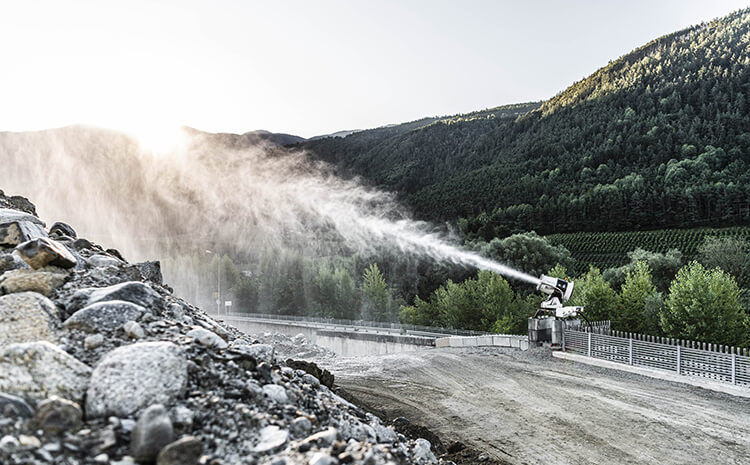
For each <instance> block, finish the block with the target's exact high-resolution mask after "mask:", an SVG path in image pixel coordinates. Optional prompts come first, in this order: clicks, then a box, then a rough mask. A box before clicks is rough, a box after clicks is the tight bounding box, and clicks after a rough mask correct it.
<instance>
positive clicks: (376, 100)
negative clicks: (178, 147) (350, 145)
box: [0, 0, 748, 137]
mask: <svg viewBox="0 0 750 465" xmlns="http://www.w3.org/2000/svg"><path fill="white" fill-rule="evenodd" d="M747 4H748V1H747V0H745V1H731V0H711V1H708V0H668V1H661V0H648V1H642V0H638V1H609V0H599V1H593V0H590V1H584V0H578V1H554V0H547V1H541V0H526V1H520V0H519V1H469V0H467V1H456V0H452V1H437V0H430V1H409V0H393V1H391V0H378V1H370V2H364V1H325V0H315V1H311V0H300V1H272V0H268V1H262V2H255V1H241V0H236V1H229V0H214V1H190V0H179V1H177V0H176V1H158V0H152V1H140V0H128V1H122V2H120V1H117V2H115V1H102V0H66V1H60V0H51V1H33V0H29V1H21V0H19V1H3V2H2V4H0V66H1V67H0V130H13V131H17V130H35V129H43V128H50V127H58V126H64V125H69V124H90V125H96V126H102V127H110V128H115V129H123V130H135V131H138V130H144V131H145V130H151V131H153V130H155V129H160V128H168V127H175V126H177V125H188V126H192V127H196V128H199V129H202V130H206V131H212V132H238V133H242V132H246V131H250V130H254V129H267V130H271V131H275V132H287V133H292V134H297V135H301V136H304V137H310V136H314V135H319V134H326V133H331V132H335V131H339V130H346V129H355V128H369V127H376V126H381V125H383V124H388V123H395V122H401V121H409V120H413V119H417V118H420V117H423V116H431V115H446V114H455V113H461V112H468V111H472V110H478V109H482V108H487V107H492V106H497V105H501V104H507V103H516V102H524V101H531V100H541V99H546V98H549V97H551V96H553V95H554V94H556V93H557V92H559V91H561V90H563V89H564V88H565V87H567V86H568V85H570V84H571V83H572V82H574V81H577V80H580V79H582V78H584V77H585V76H587V75H588V74H590V73H592V72H593V71H595V70H596V69H597V68H599V67H601V66H603V65H605V64H606V63H607V61H609V60H611V59H615V58H617V57H619V56H621V55H623V54H625V53H627V52H629V51H630V50H632V49H633V48H635V47H638V46H640V45H643V44H644V43H646V42H648V41H649V40H651V39H654V38H656V37H658V36H661V35H664V34H667V33H669V32H672V31H675V30H678V29H681V28H683V27H686V26H690V25H692V24H695V23H699V22H701V21H704V20H705V21H707V20H710V19H712V18H715V17H719V16H724V15H726V14H728V13H730V12H732V11H734V10H736V9H739V8H742V7H745V6H747Z"/></svg>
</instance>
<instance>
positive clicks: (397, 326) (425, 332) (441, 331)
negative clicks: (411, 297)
mask: <svg viewBox="0 0 750 465" xmlns="http://www.w3.org/2000/svg"><path fill="white" fill-rule="evenodd" d="M223 316H224V317H231V318H249V319H255V320H268V321H288V322H294V323H299V324H303V325H305V326H311V325H315V326H324V327H336V328H352V329H353V330H354V331H356V330H357V329H365V330H372V331H376V332H378V331H383V332H388V333H397V334H409V335H412V336H425V337H440V336H446V335H448V336H486V335H491V334H493V333H487V332H483V331H470V330H463V329H452V328H437V327H433V326H421V325H405V324H401V323H385V322H380V321H366V320H342V319H338V318H320V317H304V316H296V315H273V314H269V313H242V312H228V313H222V314H221V315H218V317H219V318H221V317H223Z"/></svg>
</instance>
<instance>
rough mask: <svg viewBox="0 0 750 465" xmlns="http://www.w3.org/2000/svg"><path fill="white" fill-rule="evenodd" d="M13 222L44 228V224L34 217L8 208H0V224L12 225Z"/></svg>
mask: <svg viewBox="0 0 750 465" xmlns="http://www.w3.org/2000/svg"><path fill="white" fill-rule="evenodd" d="M14 221H28V222H29V223H34V224H37V225H39V226H42V227H44V222H43V221H42V220H40V219H39V218H37V217H36V216H34V215H31V214H29V213H24V212H22V211H18V210H12V209H10V208H0V224H6V223H12V222H14Z"/></svg>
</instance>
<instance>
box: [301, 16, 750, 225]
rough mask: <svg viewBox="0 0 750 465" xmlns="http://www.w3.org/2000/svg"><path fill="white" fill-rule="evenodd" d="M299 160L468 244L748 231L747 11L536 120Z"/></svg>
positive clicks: (584, 85) (655, 52)
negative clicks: (520, 236)
mask: <svg viewBox="0 0 750 465" xmlns="http://www.w3.org/2000/svg"><path fill="white" fill-rule="evenodd" d="M518 115H520V116H518ZM297 147H300V148H304V149H306V150H308V151H309V152H310V153H312V154H313V156H314V157H318V158H320V159H323V160H326V161H329V162H333V163H335V164H337V166H338V167H339V169H340V170H341V171H342V172H348V173H351V174H356V175H360V176H362V177H363V178H365V179H367V180H369V181H371V182H372V183H374V184H377V185H379V186H383V187H385V188H388V189H391V190H394V191H396V192H398V193H399V194H400V196H401V197H402V199H403V200H404V201H405V202H407V203H408V204H410V205H411V207H413V208H414V210H415V211H416V212H417V213H418V214H419V215H420V216H421V217H423V218H426V219H431V220H438V221H442V220H448V221H458V222H459V226H460V228H461V229H462V231H463V232H464V233H465V235H466V236H467V237H468V238H472V239H479V238H483V239H490V238H492V237H495V236H506V235H508V234H510V233H512V232H516V231H522V230H536V231H537V232H539V233H541V234H545V233H554V232H567V231H613V230H636V229H657V228H673V227H694V226H731V225H741V224H746V223H748V222H749V221H750V9H745V10H741V11H739V12H736V13H734V14H732V15H730V16H727V17H725V18H722V19H718V20H714V21H712V22H710V23H704V24H700V25H697V26H694V27H691V28H689V29H685V30H682V31H679V32H675V33H672V34H669V35H666V36H663V37H660V38H658V39H656V40H654V41H652V42H650V43H648V44H646V45H644V46H643V47H641V48H639V49H637V50H635V51H633V52H631V53H629V54H627V55H625V56H623V57H620V58H619V59H617V60H614V61H612V62H610V63H609V64H607V65H606V66H604V67H603V68H601V69H600V70H598V71H597V72H595V73H594V74H593V75H591V76H590V77H588V78H586V79H584V80H583V81H580V82H577V83H575V84H573V85H572V86H570V87H569V88H568V89H566V90H565V91H564V92H562V93H560V94H559V95H557V96H555V97H553V98H552V99H550V100H548V101H546V102H544V103H542V104H541V106H539V104H523V105H517V106H510V107H500V108H496V109H492V110H489V111H484V112H478V113H475V114H472V115H466V117H456V118H430V119H425V120H421V121H416V122H413V123H408V124H406V125H399V126H394V127H389V128H379V129H374V130H370V131H361V132H357V133H355V134H352V135H349V136H348V137H345V138H329V139H323V140H316V141H309V142H306V143H302V144H300V145H298V146H297ZM460 218H464V219H463V220H459V219H460Z"/></svg>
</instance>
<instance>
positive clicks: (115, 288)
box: [0, 191, 437, 465]
mask: <svg viewBox="0 0 750 465" xmlns="http://www.w3.org/2000/svg"><path fill="white" fill-rule="evenodd" d="M263 342H270V341H263ZM300 344H301V341H300ZM291 349H292V347H284V348H283V350H282V353H283V354H286V353H288V352H290V351H291ZM304 350H311V348H309V347H305V349H304ZM316 370H317V367H314V366H313V365H309V364H305V363H295V362H294V361H293V360H289V361H288V362H284V361H283V359H282V358H281V357H279V354H278V353H277V351H276V348H275V347H274V346H273V344H272V343H261V341H259V340H257V339H254V338H252V337H249V336H247V335H244V334H242V333H240V332H239V331H237V330H235V329H234V328H231V327H227V326H224V325H222V324H220V323H218V322H216V321H215V320H213V319H212V318H211V317H210V316H208V315H207V314H206V313H204V312H202V311H201V310H199V309H197V308H195V307H193V306H191V305H189V304H188V303H186V302H185V301H183V300H182V299H179V298H178V297H176V296H174V295H173V294H172V290H171V289H170V288H169V287H168V286H167V285H165V284H164V283H163V282H162V278H161V271H160V268H159V264H158V262H145V263H137V264H131V263H128V262H127V261H126V260H125V259H124V258H123V257H122V255H121V254H120V253H119V252H118V251H116V250H112V249H109V250H105V249H103V248H102V247H99V246H98V245H95V244H93V243H91V242H90V241H88V240H86V239H82V238H78V237H77V235H76V232H75V230H74V229H73V228H72V227H70V226H69V225H66V224H63V223H55V224H54V225H52V227H51V228H49V229H45V225H44V223H43V222H42V221H41V220H39V218H37V217H36V214H35V209H34V206H33V205H32V204H31V203H30V202H28V201H27V200H26V199H23V198H21V197H6V196H5V195H4V194H3V193H2V191H0V463H2V464H4V465H5V464H7V465H15V464H19V465H20V464H43V463H44V464H46V463H55V464H69V465H74V464H112V465H127V464H134V463H143V464H149V463H156V464H158V465H193V464H199V463H200V464H210V465H221V464H227V465H229V464H248V465H250V464H267V465H287V464H289V465H291V464H305V465H307V464H310V465H334V464H350V463H351V464H367V465H379V464H383V465H385V464H405V463H416V464H428V463H437V460H436V459H435V456H434V454H433V453H432V451H431V450H430V444H429V442H427V441H425V440H422V439H419V440H407V439H406V437H404V436H403V435H401V434H399V433H397V432H395V431H394V430H393V429H391V428H388V427H385V426H384V425H383V424H382V422H381V421H380V420H379V419H378V418H377V417H375V416H373V415H371V414H368V413H365V412H364V411H362V410H361V409H359V408H358V407H356V406H355V405H352V404H351V403H349V402H347V401H345V400H344V399H342V398H341V397H339V396H338V395H336V394H334V393H333V392H332V391H331V390H330V389H329V387H327V386H326V385H325V384H329V385H330V380H328V379H324V380H323V381H324V382H323V383H321V380H319V379H318V378H317V377H316V376H314V374H315V373H317V374H318V375H321V372H320V371H316ZM308 371H310V372H312V373H313V374H311V373H309V372H308Z"/></svg>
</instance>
